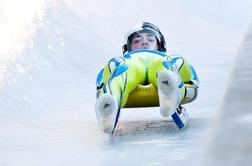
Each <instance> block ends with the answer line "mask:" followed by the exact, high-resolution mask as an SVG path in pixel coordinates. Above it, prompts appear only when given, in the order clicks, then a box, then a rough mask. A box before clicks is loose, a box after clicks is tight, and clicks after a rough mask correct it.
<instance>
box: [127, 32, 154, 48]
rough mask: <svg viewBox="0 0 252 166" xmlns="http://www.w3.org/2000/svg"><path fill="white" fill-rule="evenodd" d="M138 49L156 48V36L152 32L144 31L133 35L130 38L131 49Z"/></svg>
mask: <svg viewBox="0 0 252 166" xmlns="http://www.w3.org/2000/svg"><path fill="white" fill-rule="evenodd" d="M138 49H149V50H158V43H157V39H156V37H155V36H154V35H153V34H150V33H145V32H143V33H139V34H137V35H135V36H133V38H132V40H131V50H132V51H133V50H138Z"/></svg>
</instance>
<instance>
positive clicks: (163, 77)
mask: <svg viewBox="0 0 252 166" xmlns="http://www.w3.org/2000/svg"><path fill="white" fill-rule="evenodd" d="M174 74H175V73H174V72H172V71H169V70H164V71H162V72H160V74H159V75H158V96H159V104H160V114H161V115H162V116H163V117H169V116H170V115H172V114H173V113H174V112H175V111H176V108H177V107H178V104H179V88H178V85H177V82H176V79H175V75H174Z"/></svg>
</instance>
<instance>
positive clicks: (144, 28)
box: [122, 22, 166, 53]
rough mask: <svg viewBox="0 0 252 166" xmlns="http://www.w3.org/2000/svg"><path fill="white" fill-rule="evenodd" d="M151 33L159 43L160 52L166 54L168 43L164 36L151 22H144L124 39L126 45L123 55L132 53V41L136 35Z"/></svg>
mask: <svg viewBox="0 0 252 166" xmlns="http://www.w3.org/2000/svg"><path fill="white" fill-rule="evenodd" d="M143 32H146V33H151V34H153V35H154V36H155V37H156V39H157V41H158V51H162V52H166V43H165V39H164V36H163V34H162V33H161V31H160V30H159V28H158V27H156V26H155V25H153V24H152V23H149V22H142V23H140V24H138V25H136V26H135V27H133V28H131V29H130V30H129V31H128V33H127V34H126V35H125V37H124V45H123V47H122V50H123V53H125V52H127V51H128V52H130V51H131V39H132V37H133V36H134V35H136V34H139V33H143Z"/></svg>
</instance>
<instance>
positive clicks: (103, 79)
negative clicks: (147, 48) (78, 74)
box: [96, 57, 145, 133]
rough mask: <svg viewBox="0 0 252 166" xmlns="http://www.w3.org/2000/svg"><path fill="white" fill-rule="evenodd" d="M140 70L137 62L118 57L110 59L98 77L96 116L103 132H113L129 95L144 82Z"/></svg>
mask: <svg viewBox="0 0 252 166" xmlns="http://www.w3.org/2000/svg"><path fill="white" fill-rule="evenodd" d="M141 70H142V68H141V64H139V63H138V62H135V61H131V60H130V59H125V58H122V57H120V58H113V59H111V60H110V61H109V63H108V65H106V67H105V68H104V70H103V71H102V73H101V74H99V75H100V76H99V75H98V77H100V78H99V79H97V80H98V81H97V82H98V83H97V84H98V85H97V87H98V90H97V98H98V99H97V101H96V115H97V119H98V121H99V124H100V126H101V127H102V128H103V131H104V132H106V133H110V132H113V131H114V129H115V127H116V124H117V121H118V118H119V114H120V108H122V107H123V106H124V105H125V104H126V102H127V98H128V95H129V93H130V92H131V91H133V90H134V89H135V88H136V87H137V85H138V84H139V83H141V82H143V81H144V79H145V78H144V77H145V76H144V74H142V73H144V71H141Z"/></svg>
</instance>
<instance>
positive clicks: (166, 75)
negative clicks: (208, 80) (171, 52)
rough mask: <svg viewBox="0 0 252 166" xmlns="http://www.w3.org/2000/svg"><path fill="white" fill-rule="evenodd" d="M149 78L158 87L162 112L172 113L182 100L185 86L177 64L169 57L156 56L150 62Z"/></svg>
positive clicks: (163, 114) (166, 114)
mask: <svg viewBox="0 0 252 166" xmlns="http://www.w3.org/2000/svg"><path fill="white" fill-rule="evenodd" d="M148 78H149V81H150V82H151V83H153V84H154V85H155V86H157V87H158V95H159V104H160V113H161V115H162V116H164V117H168V116H170V115H172V114H173V113H174V112H175V111H176V108H177V107H178V105H179V104H180V102H181V98H182V96H183V95H184V92H185V88H184V84H183V82H182V81H181V78H180V75H179V74H178V71H177V68H176V66H175V64H173V63H172V61H171V60H169V59H168V60H167V58H158V59H157V58H155V59H153V60H152V62H151V63H150V67H149V71H148Z"/></svg>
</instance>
